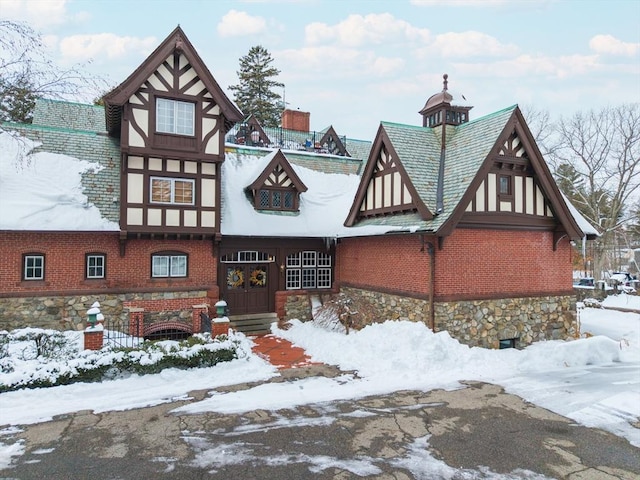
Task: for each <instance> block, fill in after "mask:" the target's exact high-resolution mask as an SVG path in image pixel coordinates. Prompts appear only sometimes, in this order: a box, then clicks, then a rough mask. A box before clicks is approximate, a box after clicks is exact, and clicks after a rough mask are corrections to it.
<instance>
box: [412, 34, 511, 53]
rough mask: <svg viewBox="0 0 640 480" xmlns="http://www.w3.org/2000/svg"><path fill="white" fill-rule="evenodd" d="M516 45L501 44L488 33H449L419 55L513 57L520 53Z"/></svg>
mask: <svg viewBox="0 0 640 480" xmlns="http://www.w3.org/2000/svg"><path fill="white" fill-rule="evenodd" d="M518 50H519V49H518V47H517V46H516V45H514V44H504V43H500V41H499V40H498V39H496V38H495V37H492V36H491V35H487V34H486V33H482V32H476V31H468V32H461V33H457V32H449V33H443V34H441V35H438V36H436V38H435V41H434V42H433V43H431V44H430V45H428V46H427V47H425V48H422V49H420V50H419V51H418V54H419V55H421V56H423V55H425V54H433V53H437V54H439V55H441V56H443V57H452V58H455V57H458V58H462V57H478V56H491V57H499V56H511V55H515V54H517V53H518Z"/></svg>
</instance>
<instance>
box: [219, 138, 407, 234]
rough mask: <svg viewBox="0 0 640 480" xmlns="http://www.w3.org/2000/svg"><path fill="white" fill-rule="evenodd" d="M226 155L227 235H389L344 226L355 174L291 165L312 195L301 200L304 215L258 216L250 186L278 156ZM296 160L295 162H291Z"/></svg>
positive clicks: (381, 229)
mask: <svg viewBox="0 0 640 480" xmlns="http://www.w3.org/2000/svg"><path fill="white" fill-rule="evenodd" d="M276 153H277V150H276V151H273V152H271V153H269V154H267V155H266V156H260V155H256V154H251V153H239V152H227V153H226V154H225V161H224V163H223V164H222V178H223V179H224V182H223V187H222V213H221V233H222V234H223V235H237V236H260V237H316V238H317V237H328V238H337V237H347V236H349V237H352V236H362V235H376V234H383V233H387V232H389V231H392V230H397V229H398V228H397V227H396V228H394V227H388V226H368V227H351V228H347V227H345V226H344V225H343V223H344V221H345V219H346V217H347V214H348V213H349V209H350V208H351V204H352V202H353V197H354V195H355V191H356V189H357V188H358V184H359V182H360V177H359V176H358V175H355V174H342V173H323V172H320V171H316V170H312V169H309V168H305V167H302V166H299V165H296V164H295V163H293V162H291V166H292V168H293V170H294V171H295V173H296V174H297V175H298V176H299V177H300V179H301V180H302V182H303V183H304V184H305V185H306V186H307V188H308V190H307V191H306V192H304V193H302V194H301V195H300V211H299V212H297V213H294V212H283V213H280V212H265V211H257V210H256V209H255V208H254V205H253V203H252V202H251V201H250V199H249V198H248V197H247V195H246V193H245V188H246V187H247V186H249V185H251V184H252V183H253V182H254V180H255V179H256V178H257V177H258V176H259V175H260V174H261V173H262V171H263V170H264V169H265V168H266V166H267V165H268V163H269V162H270V161H271V160H272V159H273V157H274V156H275V155H276ZM284 153H285V155H287V152H284ZM289 160H291V159H289Z"/></svg>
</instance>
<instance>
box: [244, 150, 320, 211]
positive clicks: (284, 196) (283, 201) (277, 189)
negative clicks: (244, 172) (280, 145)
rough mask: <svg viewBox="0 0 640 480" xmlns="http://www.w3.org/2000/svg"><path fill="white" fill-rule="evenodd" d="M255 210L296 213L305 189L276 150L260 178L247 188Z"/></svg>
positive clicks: (285, 159)
mask: <svg viewBox="0 0 640 480" xmlns="http://www.w3.org/2000/svg"><path fill="white" fill-rule="evenodd" d="M247 190H249V192H251V197H252V198H253V202H254V206H255V208H256V210H272V211H289V212H291V211H298V210H299V208H300V194H301V193H303V192H306V191H307V187H306V186H305V184H304V183H302V180H300V177H298V175H297V174H296V172H295V171H294V170H293V168H292V167H291V165H290V164H289V162H288V161H287V158H286V157H285V156H284V153H282V151H281V150H278V151H277V153H276V154H275V155H274V157H273V159H272V160H271V161H270V162H269V164H268V165H267V167H266V168H265V169H264V170H263V171H262V173H261V174H260V176H258V178H257V179H256V180H255V181H254V182H253V183H252V184H251V185H249V186H248V187H247Z"/></svg>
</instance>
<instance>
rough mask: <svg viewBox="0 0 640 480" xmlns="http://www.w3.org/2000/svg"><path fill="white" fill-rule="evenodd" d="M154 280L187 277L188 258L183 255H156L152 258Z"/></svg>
mask: <svg viewBox="0 0 640 480" xmlns="http://www.w3.org/2000/svg"><path fill="white" fill-rule="evenodd" d="M151 276H152V277H153V278H167V277H186V276H187V256H186V255H182V254H155V255H152V256H151Z"/></svg>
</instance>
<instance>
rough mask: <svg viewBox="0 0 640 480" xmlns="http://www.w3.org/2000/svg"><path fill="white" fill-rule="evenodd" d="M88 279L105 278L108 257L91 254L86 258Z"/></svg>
mask: <svg viewBox="0 0 640 480" xmlns="http://www.w3.org/2000/svg"><path fill="white" fill-rule="evenodd" d="M85 263H86V266H87V269H86V275H87V278H105V266H106V257H105V256H104V255H102V254H100V253H90V254H88V255H87V256H86V261H85Z"/></svg>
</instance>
